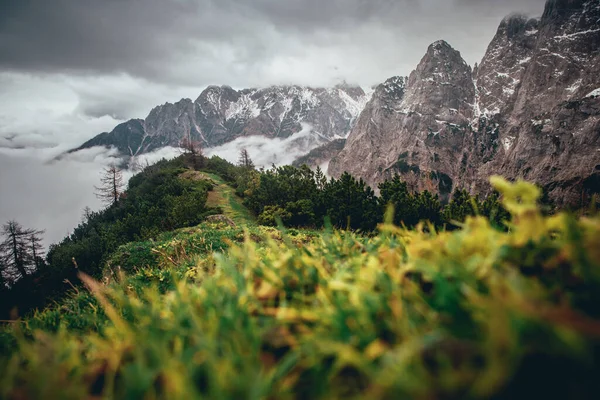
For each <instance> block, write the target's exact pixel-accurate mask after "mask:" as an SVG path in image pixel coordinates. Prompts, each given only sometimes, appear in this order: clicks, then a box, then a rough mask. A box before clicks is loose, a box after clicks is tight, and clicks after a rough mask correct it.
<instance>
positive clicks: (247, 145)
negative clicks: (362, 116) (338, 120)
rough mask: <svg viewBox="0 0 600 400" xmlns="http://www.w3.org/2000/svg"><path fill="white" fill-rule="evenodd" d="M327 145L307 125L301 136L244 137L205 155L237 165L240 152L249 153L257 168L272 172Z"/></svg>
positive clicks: (209, 150)
mask: <svg viewBox="0 0 600 400" xmlns="http://www.w3.org/2000/svg"><path fill="white" fill-rule="evenodd" d="M325 142H326V139H323V138H322V137H321V136H319V135H318V134H316V133H314V132H313V131H312V128H311V127H310V126H309V125H308V124H304V125H303V127H302V131H301V132H299V133H296V134H295V135H294V136H291V137H289V138H286V139H281V138H268V137H265V136H245V137H240V138H237V139H235V140H234V141H232V142H229V143H226V144H224V145H221V146H218V147H212V148H210V149H207V150H206V154H207V155H208V156H219V157H221V158H224V159H225V160H227V161H229V162H231V163H234V164H237V162H238V160H239V157H240V151H241V150H242V149H246V150H247V151H248V154H249V155H250V158H251V159H252V161H253V162H254V165H255V166H256V167H257V168H263V167H264V168H270V167H271V166H272V165H273V164H275V165H276V166H281V165H287V164H291V163H292V162H293V161H295V160H296V159H298V158H299V157H301V156H303V155H305V154H307V153H309V152H310V151H311V150H312V149H314V148H317V147H319V146H320V145H322V144H324V143H325Z"/></svg>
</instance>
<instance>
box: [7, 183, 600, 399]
mask: <svg viewBox="0 0 600 400" xmlns="http://www.w3.org/2000/svg"><path fill="white" fill-rule="evenodd" d="M494 183H495V185H496V187H497V188H498V189H499V190H500V191H502V192H503V194H504V205H505V207H506V208H507V209H508V210H509V211H510V212H511V214H512V222H511V224H510V230H509V231H508V232H503V231H498V230H496V229H494V228H493V227H491V226H490V224H489V222H488V221H487V220H486V219H485V218H483V217H476V218H470V219H468V220H467V221H466V222H465V224H464V226H463V227H462V229H460V230H457V231H453V232H439V233H435V232H431V230H430V229H421V228H419V229H415V230H412V231H409V230H404V229H400V228H397V227H394V226H392V225H387V224H386V225H383V226H382V227H381V229H380V233H379V234H378V235H375V236H373V237H364V236H361V235H356V234H353V233H348V232H338V231H330V230H326V231H323V232H307V231H298V230H289V231H288V232H287V233H282V232H279V231H278V230H276V229H272V228H264V227H256V226H250V227H245V226H241V224H240V226H237V227H230V226H228V225H226V224H206V223H205V224H201V225H199V226H198V227H195V228H188V229H183V230H178V231H175V232H172V233H168V234H163V235H161V236H159V237H158V238H157V239H156V240H154V241H147V242H140V243H131V244H128V245H126V246H123V247H121V248H120V249H119V251H118V252H117V253H116V254H115V255H114V256H113V257H112V258H111V260H110V262H109V264H108V266H107V269H106V274H105V279H104V282H95V281H93V280H91V279H89V278H86V277H83V279H84V280H85V282H86V289H80V290H79V292H78V293H73V295H72V296H71V297H70V298H69V299H68V300H67V301H66V302H64V303H62V304H60V305H57V306H56V307H54V308H52V309H49V310H46V311H44V312H41V313H38V314H37V315H35V316H34V317H33V318H31V319H29V320H27V321H23V322H21V323H19V324H13V326H12V327H11V328H10V329H8V330H7V331H5V332H4V333H3V335H0V343H2V346H3V347H2V348H3V349H5V351H7V352H10V353H11V354H10V355H6V356H4V357H0V398H27V399H30V398H44V399H46V398H73V399H80V398H89V397H98V398H149V399H152V398H182V399H194V398H206V399H240V398H245V399H274V398H278V399H279V398H281V399H305V398H306V399H308V398H310V399H336V398H344V399H345V398H364V399H486V398H495V399H515V398H546V399H548V398H593V396H596V395H597V394H598V389H599V387H598V383H597V376H598V373H599V372H600V371H599V367H598V363H597V357H598V354H600V340H599V338H600V306H599V305H600V250H599V248H598V245H597V244H598V243H599V242H600V219H599V218H598V217H594V218H581V219H576V218H575V217H572V216H569V215H566V214H559V215H556V216H553V217H543V216H542V215H541V213H540V212H539V211H538V209H537V207H536V205H535V201H536V199H537V197H538V196H539V193H538V191H537V190H536V189H535V188H533V187H532V186H529V185H527V184H524V183H517V184H514V185H510V184H508V183H506V182H503V181H500V180H495V181H494ZM224 198H225V197H224ZM229 215H233V214H229ZM238 218H240V217H238ZM238 221H240V220H239V219H238ZM118 267H120V268H118Z"/></svg>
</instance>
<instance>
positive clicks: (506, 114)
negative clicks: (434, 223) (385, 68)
mask: <svg viewBox="0 0 600 400" xmlns="http://www.w3.org/2000/svg"><path fill="white" fill-rule="evenodd" d="M386 89H387V90H386ZM388 90H389V82H386V83H385V84H383V85H382V86H380V87H379V88H378V89H377V91H376V92H375V95H374V97H373V99H372V100H371V102H370V103H369V104H368V105H367V107H366V108H365V110H364V111H363V113H362V114H361V116H360V117H359V120H358V123H357V125H356V126H355V128H354V129H353V130H352V132H351V133H350V135H349V137H348V141H347V144H346V146H345V148H344V150H343V151H342V152H341V153H340V154H339V155H338V156H337V157H335V158H334V159H333V160H332V162H331V163H330V167H329V173H330V174H332V175H333V176H337V175H339V174H341V173H342V172H343V171H349V172H351V173H353V174H355V175H357V176H360V177H362V178H364V179H365V180H366V181H367V182H368V183H370V184H371V185H372V186H375V185H376V184H378V183H379V182H381V181H383V180H385V179H386V178H387V177H389V176H390V174H394V173H400V174H401V175H403V176H404V177H405V179H407V180H409V181H410V180H416V181H418V183H419V186H420V187H421V188H423V187H426V188H430V187H436V188H437V189H438V191H439V192H440V193H442V195H443V196H445V197H447V195H448V194H449V193H450V191H451V190H453V189H454V188H456V187H465V188H467V189H469V190H471V191H472V192H486V191H488V190H489V185H488V184H487V178H488V177H489V175H492V174H502V175H504V176H507V177H509V178H517V177H523V178H525V179H529V180H533V181H535V182H537V183H539V184H540V185H542V186H544V187H545V188H546V189H547V190H548V192H549V194H550V196H551V197H552V198H553V199H554V200H555V201H557V202H558V203H571V204H574V203H575V204H576V203H577V201H580V200H581V194H582V193H590V192H592V191H594V190H596V191H597V190H598V187H600V179H599V178H598V176H599V175H600V3H598V1H597V0H588V1H583V0H551V1H549V2H548V3H547V5H546V9H545V12H544V14H543V16H542V18H541V19H540V20H538V19H527V18H525V17H522V16H512V17H508V18H506V19H505V20H504V21H503V22H502V23H501V25H500V27H499V29H498V32H497V34H496V36H495V38H494V40H493V41H492V43H491V44H490V46H489V48H488V50H487V52H486V55H485V57H484V58H483V60H482V62H481V64H480V65H479V66H476V67H475V69H474V70H473V71H471V69H470V68H469V67H468V66H467V65H466V63H465V62H464V61H463V60H462V58H461V57H460V55H459V53H458V52H456V51H454V50H453V49H452V48H451V47H450V46H449V45H447V43H445V42H437V43H435V44H433V45H432V46H430V48H429V49H428V51H427V54H426V55H425V57H424V58H423V60H422V61H421V63H420V64H419V66H418V67H417V69H416V70H415V71H414V72H413V73H412V74H411V76H410V78H409V79H408V82H406V84H405V85H404V86H403V87H402V89H401V90H397V91H396V95H394V96H391V97H390V96H386V95H387V93H388ZM363 160H364V161H363Z"/></svg>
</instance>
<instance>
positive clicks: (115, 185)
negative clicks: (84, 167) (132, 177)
mask: <svg viewBox="0 0 600 400" xmlns="http://www.w3.org/2000/svg"><path fill="white" fill-rule="evenodd" d="M100 182H101V185H100V186H94V187H95V189H96V197H97V198H99V199H100V200H102V202H103V203H104V204H106V205H107V206H110V205H113V204H116V203H117V201H119V197H120V196H121V195H122V194H123V187H124V186H125V184H124V183H123V173H122V172H121V170H120V169H119V168H118V167H117V166H116V165H115V164H110V165H109V166H108V167H106V168H105V169H104V172H103V174H102V178H100Z"/></svg>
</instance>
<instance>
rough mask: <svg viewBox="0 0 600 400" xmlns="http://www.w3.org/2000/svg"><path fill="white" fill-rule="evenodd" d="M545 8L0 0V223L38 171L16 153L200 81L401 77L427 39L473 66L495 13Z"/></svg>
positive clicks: (530, 2) (34, 155) (92, 130)
mask: <svg viewBox="0 0 600 400" xmlns="http://www.w3.org/2000/svg"><path fill="white" fill-rule="evenodd" d="M544 3H545V0H52V1H50V0H0V150H2V151H0V169H3V170H4V171H5V172H4V174H3V180H2V185H3V186H5V177H6V171H7V169H9V168H10V169H11V170H13V171H14V174H16V176H17V179H16V180H15V182H16V184H17V185H19V182H21V183H22V187H21V188H18V187H17V188H16V189H14V190H12V191H11V193H13V194H12V195H9V194H7V190H5V187H2V189H1V195H0V196H1V197H0V222H1V221H3V220H6V219H7V218H8V217H9V215H10V216H15V214H17V215H16V217H18V216H19V215H21V214H23V213H24V211H21V210H19V207H18V206H14V205H15V204H18V201H15V200H14V197H15V196H22V195H26V194H27V193H29V192H28V190H29V188H30V187H31V186H32V185H33V183H32V182H29V183H26V182H25V180H35V179H36V176H44V177H46V175H45V173H40V174H37V173H30V174H29V175H27V174H26V175H23V177H22V179H21V178H20V177H19V176H18V174H21V172H20V171H18V170H17V168H16V166H17V165H21V164H20V163H22V162H23V160H24V159H41V158H43V157H46V158H47V157H51V156H52V155H54V154H58V153H59V152H60V151H62V150H64V149H66V148H70V147H73V146H75V145H79V144H81V143H82V142H83V141H84V140H87V139H89V138H90V137H92V136H94V135H96V134H98V133H100V132H102V131H108V130H111V129H112V128H113V127H114V126H115V125H116V124H117V123H119V122H121V121H123V120H126V119H129V118H137V117H141V118H143V117H145V116H146V114H147V113H148V112H149V110H150V109H151V108H152V107H153V106H155V105H157V104H162V103H164V102H166V101H170V102H174V101H177V100H179V99H180V98H182V97H189V98H192V99H195V98H196V97H197V96H198V95H199V93H200V92H201V91H202V89H203V88H205V87H206V86H207V85H210V84H218V85H223V84H227V85H230V86H233V87H236V88H243V87H261V86H267V85H271V84H284V83H294V84H302V85H311V86H326V85H334V84H336V83H339V82H341V81H343V80H345V81H347V82H349V83H357V84H361V85H369V86H370V85H373V84H376V83H380V82H382V81H384V80H385V79H387V78H389V77H391V76H394V75H408V74H409V73H410V71H411V70H412V69H414V68H415V66H416V64H417V63H418V62H419V60H420V59H421V57H422V56H423V55H424V54H425V51H426V49H427V46H428V45H429V44H430V43H432V42H434V41H435V40H438V39H445V40H446V41H448V42H449V43H450V44H451V45H452V46H453V47H455V48H456V49H457V50H459V51H460V52H461V53H462V55H463V57H464V58H465V59H466V61H467V62H468V63H469V64H474V63H475V62H478V61H479V60H480V59H481V58H482V56H483V54H484V52H485V49H486V47H487V45H488V44H489V42H490V40H491V39H492V37H493V35H494V33H495V31H496V29H497V27H498V24H499V23H500V21H501V20H502V18H503V17H504V16H506V15H507V14H510V13H514V12H519V13H525V14H528V15H533V16H535V15H541V13H542V11H543V7H544ZM11 149H12V150H11ZM15 159H19V160H20V161H18V162H17V161H15ZM107 159H108V158H107V156H106V155H105V156H103V158H102V160H104V161H106V160H107ZM91 160H93V161H94V162H97V161H98V157H96V156H94V157H92V158H91ZM78 162H81V160H79V161H78ZM41 165H45V164H43V163H41V164H40V168H42V167H41ZM44 168H49V167H48V166H46V167H44ZM53 168H57V167H56V166H54V167H53ZM58 170H60V171H63V169H60V168H58V169H55V171H58ZM11 173H12V172H11ZM64 174H67V172H66V171H65V172H64V173H63V176H66V175H64ZM44 179H49V178H47V177H46V178H44ZM46 183H47V181H46ZM24 188H25V189H24ZM72 190H73V188H72V187H68V188H66V189H65V191H66V192H65V193H66V195H68V196H73V193H72ZM68 191H71V192H68ZM14 193H17V194H14ZM9 196H12V197H11V198H10V199H9V198H8V197H9ZM82 201H83V200H82ZM86 201H88V198H87V197H86ZM79 203H81V202H79ZM79 203H77V204H79ZM9 204H11V205H12V206H11V207H9V206H8V205H9ZM72 207H75V206H72ZM78 212H79V211H78ZM36 228H43V227H40V226H36Z"/></svg>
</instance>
